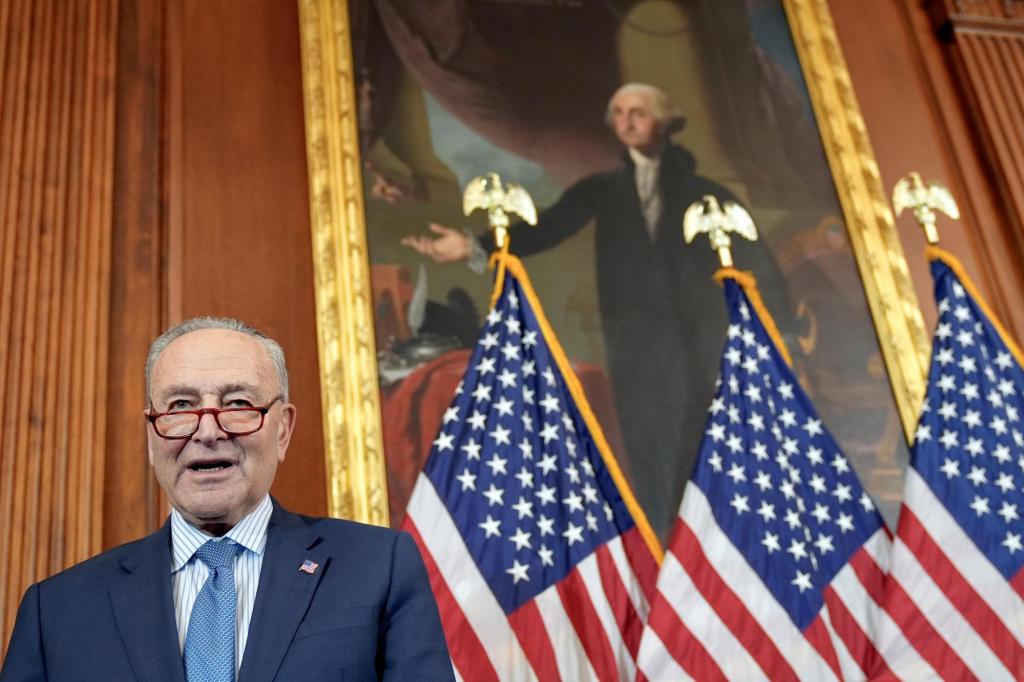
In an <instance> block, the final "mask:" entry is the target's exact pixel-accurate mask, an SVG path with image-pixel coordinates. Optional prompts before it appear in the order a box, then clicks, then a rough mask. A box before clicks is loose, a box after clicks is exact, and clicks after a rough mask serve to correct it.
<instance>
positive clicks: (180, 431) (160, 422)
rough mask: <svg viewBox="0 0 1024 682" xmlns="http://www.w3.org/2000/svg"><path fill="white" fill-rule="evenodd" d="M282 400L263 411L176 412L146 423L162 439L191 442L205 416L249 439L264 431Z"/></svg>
mask: <svg viewBox="0 0 1024 682" xmlns="http://www.w3.org/2000/svg"><path fill="white" fill-rule="evenodd" d="M278 400H281V396H278V397H276V398H274V399H273V400H271V401H270V402H269V403H267V404H266V405H263V406H262V407H204V408H203V409H201V410H176V411H173V412H151V413H149V414H147V415H146V421H148V422H149V423H150V424H152V425H153V431H154V432H156V435H158V436H160V437H161V438H167V439H168V440H183V439H185V438H191V437H192V436H193V435H194V434H195V432H196V431H198V430H199V422H200V421H202V419H203V415H204V414H209V415H212V416H213V420H214V421H215V422H217V428H219V429H220V430H221V431H223V432H224V433H227V434H229V435H232V436H248V435H249V434H251V433H256V432H257V431H259V430H260V429H262V428H263V421H264V419H265V418H266V416H267V412H270V408H271V407H272V406H273V405H274V403H276V402H277V401H278Z"/></svg>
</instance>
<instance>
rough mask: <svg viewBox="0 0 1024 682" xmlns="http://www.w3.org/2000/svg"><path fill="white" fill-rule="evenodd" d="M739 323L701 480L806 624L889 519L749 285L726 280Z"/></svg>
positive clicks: (737, 540)
mask: <svg viewBox="0 0 1024 682" xmlns="http://www.w3.org/2000/svg"><path fill="white" fill-rule="evenodd" d="M725 295H726V300H727V302H728V306H729V315H730V325H729V331H728V339H727V341H726V344H725V350H724V352H723V354H722V365H721V373H720V375H719V380H718V385H717V388H716V391H715V397H714V400H713V401H712V403H711V408H710V413H709V416H708V422H707V430H706V432H705V435H704V439H703V441H702V443H701V449H700V454H699V457H698V460H697V464H696V465H695V468H694V473H693V482H694V483H695V484H696V485H697V486H698V487H699V488H700V489H701V490H702V491H703V492H704V494H705V496H707V498H708V501H709V503H710V505H711V508H712V510H713V513H714V515H715V519H716V521H717V522H718V525H719V526H720V527H721V528H722V529H723V531H724V532H725V533H726V534H727V535H728V536H729V539H730V540H731V541H732V543H733V544H734V545H735V546H736V547H737V548H738V549H739V551H740V552H741V553H742V554H743V556H744V557H746V560H747V561H748V562H749V564H750V566H751V567H752V568H753V569H754V571H755V572H756V573H757V574H758V575H759V576H760V577H761V579H762V580H764V582H765V585H766V586H767V587H768V589H769V590H771V592H772V594H773V595H774V596H775V598H776V599H777V600H778V602H779V604H781V605H782V607H783V608H785V609H786V611H787V612H788V614H789V616H790V618H792V619H793V622H794V623H795V624H796V625H797V627H799V628H801V629H803V628H805V627H807V626H808V625H809V624H810V623H811V621H813V620H814V618H815V617H816V616H817V614H818V612H819V611H820V609H821V606H822V603H823V596H822V590H823V589H824V588H825V587H827V586H828V584H829V583H830V582H831V581H832V579H833V578H834V577H835V575H836V573H838V572H839V570H840V569H842V567H843V566H844V565H845V564H846V563H847V561H848V560H849V559H850V557H851V556H852V555H853V553H854V552H856V551H857V550H858V549H859V548H860V547H861V545H862V544H863V543H864V542H865V541H866V540H867V539H868V538H870V537H871V536H872V535H873V534H874V533H875V532H876V531H877V530H878V529H879V528H882V526H883V522H882V519H881V516H880V515H879V514H878V512H877V511H876V509H875V505H874V503H873V502H872V500H871V498H870V497H869V496H868V494H867V493H866V492H865V491H864V489H863V488H862V487H861V484H860V481H859V480H858V479H857V474H856V473H855V472H854V471H853V469H852V467H851V466H850V462H849V460H848V459H847V458H846V457H845V456H844V455H843V454H842V452H840V450H839V447H838V446H837V445H836V443H835V441H834V440H833V439H832V436H831V435H830V434H829V432H828V431H827V430H826V429H825V427H824V426H823V424H822V421H821V419H820V418H819V417H818V415H817V413H816V412H815V410H814V407H813V406H812V405H811V402H810V399H809V398H808V397H807V395H806V394H805V393H804V392H803V390H802V389H801V388H800V384H799V383H798V381H797V380H796V378H795V377H794V375H793V372H792V371H791V370H790V368H789V366H788V365H787V364H786V362H785V360H784V359H783V358H782V357H781V355H780V354H779V351H778V349H777V348H776V347H775V344H774V343H773V342H772V341H771V338H770V337H769V336H768V333H767V332H766V331H765V329H764V326H763V325H762V323H761V321H760V320H759V319H758V317H757V315H756V314H754V313H753V312H752V306H751V305H750V303H749V301H748V299H747V297H746V294H745V293H744V292H743V290H742V288H741V287H740V286H739V285H738V284H737V283H736V282H735V281H734V280H731V279H726V280H725Z"/></svg>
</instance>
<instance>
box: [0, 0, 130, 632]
mask: <svg viewBox="0 0 1024 682" xmlns="http://www.w3.org/2000/svg"><path fill="white" fill-rule="evenodd" d="M117 7H118V3H117V1H116V0H73V1H72V0H68V1H64V0H0V92H2V93H3V102H4V106H3V108H2V116H0V633H2V635H3V639H2V641H3V643H4V646H6V642H7V639H8V637H9V635H10V630H11V627H12V625H13V620H14V615H15V613H16V609H17V606H18V603H19V601H20V599H21V595H22V593H23V592H24V590H25V588H26V587H27V586H28V585H29V584H31V583H32V582H34V581H37V580H40V579H42V578H43V577H45V576H47V575H50V574H52V573H54V572H56V571H58V570H60V569H61V568H64V567H66V566H68V565H70V564H73V563H75V562H77V561H81V560H82V559H85V558H86V557H88V556H90V555H92V554H94V553H95V552H97V551H98V550H99V549H100V547H101V544H102V530H103V524H102V518H103V514H102V512H103V506H102V505H103V480H104V464H105V452H106V447H105V446H106V407H105V406H106V401H107V361H108V360H107V359H108V345H109V338H108V327H109V310H110V252H111V212H112V193H113V161H114V158H113V132H114V110H115V109H114V104H115V100H114V80H115V78H114V77H115V51H116V32H117V31H116V27H117Z"/></svg>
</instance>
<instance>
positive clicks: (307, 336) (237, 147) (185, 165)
mask: <svg viewBox="0 0 1024 682" xmlns="http://www.w3.org/2000/svg"><path fill="white" fill-rule="evenodd" d="M168 7H169V10H170V14H169V16H168V27H167V35H168V40H169V41H170V42H169V45H168V53H169V58H168V59H169V61H168V70H167V77H168V84H167V87H168V93H169V104H170V106H169V109H168V116H169V120H168V122H167V131H168V145H169V148H168V150H167V154H168V172H169V177H168V190H169V195H168V201H169V203H168V208H169V215H168V229H169V231H170V232H169V235H168V239H169V241H168V252H167V258H168V262H169V267H170V268H171V272H170V274H169V277H170V280H169V282H168V292H169V294H168V295H169V297H170V302H169V308H170V311H171V317H172V321H176V320H177V319H179V318H184V317H191V316H194V315H229V316H233V317H238V318H240V319H242V320H244V321H246V322H248V323H249V324H252V325H254V326H256V327H258V328H260V329H261V330H263V331H265V332H266V333H267V334H269V335H270V336H272V337H274V338H276V339H277V340H278V341H280V342H281V345H282V346H283V347H284V350H285V353H286V355H287V358H288V365H289V373H290V375H291V385H292V402H294V403H295V404H296V405H297V407H298V425H297V431H296V434H295V437H294V439H293V441H292V445H291V448H290V450H289V456H288V459H287V460H286V461H285V463H284V464H283V465H282V467H281V468H280V469H279V470H278V477H277V480H276V482H275V484H274V488H273V492H274V494H275V495H277V496H278V498H279V499H280V500H281V501H282V502H283V503H284V504H286V505H287V506H289V507H291V508H293V509H296V510H298V511H302V512H305V513H310V514H325V513H326V511H327V487H326V485H327V484H326V476H325V466H324V454H323V429H322V423H321V417H320V383H319V364H318V357H317V352H316V320H315V316H314V307H313V301H314V294H313V265H312V246H311V241H310V240H311V236H310V228H309V198H308V190H307V184H308V180H307V174H306V154H305V137H304V130H305V128H304V125H303V109H302V70H301V63H300V52H299V28H298V4H297V3H296V2H294V0H273V1H266V2H259V3H240V2H235V1H233V0H185V1H183V2H174V3H169V5H168Z"/></svg>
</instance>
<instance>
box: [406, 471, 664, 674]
mask: <svg viewBox="0 0 1024 682" xmlns="http://www.w3.org/2000/svg"><path fill="white" fill-rule="evenodd" d="M405 530H407V531H409V532H410V533H412V535H413V537H414V538H415V540H416V542H417V544H418V545H419V547H420V551H421V553H422V554H423V556H424V561H425V562H426V565H427V570H428V572H429V574H430V580H431V585H432V587H433V589H434V594H435V596H436V597H437V601H438V606H439V608H440V611H441V620H442V622H443V624H444V628H445V635H446V637H447V639H448V646H449V651H450V653H451V656H452V661H453V664H454V666H455V668H456V670H457V672H458V673H459V675H460V676H461V677H462V678H463V679H465V680H498V679H500V680H541V681H543V682H547V681H548V680H565V681H566V682H569V681H575V680H601V681H602V682H603V681H609V682H610V681H613V680H632V679H634V678H635V676H636V657H637V654H638V652H639V649H640V639H641V635H642V632H643V626H644V623H645V622H646V620H647V615H648V595H647V594H645V591H644V589H643V585H642V581H641V579H640V578H639V577H638V575H640V576H643V575H647V576H652V577H653V575H654V574H655V573H656V571H657V565H656V564H655V562H654V559H653V557H651V556H650V553H649V551H647V550H646V546H645V545H644V544H643V541H642V540H641V539H640V538H639V536H638V534H637V531H636V530H635V529H634V530H632V531H629V532H627V533H626V534H624V535H623V536H621V537H616V538H614V539H613V540H611V541H610V542H608V543H607V544H605V545H602V546H601V547H599V548H598V549H597V550H596V551H595V552H594V553H593V554H591V555H590V556H589V557H587V558H586V559H584V560H583V561H581V562H580V563H579V564H577V565H576V567H575V568H574V569H573V570H572V571H571V572H570V573H569V574H568V575H567V576H566V577H565V578H564V579H563V580H562V581H561V582H559V583H557V584H555V585H552V586H550V587H549V588H548V589H546V590H544V591H543V592H541V593H540V594H539V595H538V596H537V597H535V598H534V599H533V600H532V601H530V602H527V603H526V604H524V605H523V606H521V607H520V608H519V609H517V610H516V611H515V612H514V613H512V614H511V615H506V614H505V612H504V611H503V609H502V608H501V606H500V605H499V603H498V601H497V600H496V599H495V597H494V594H493V593H492V592H491V590H490V588H489V587H488V585H487V582H486V580H485V579H484V577H483V575H481V574H480V571H479V569H478V568H477V565H476V563H475V562H474V561H473V559H472V557H471V556H470V554H469V551H468V550H467V548H466V546H465V544H464V542H463V540H462V538H461V536H460V535H459V532H458V529H457V528H456V526H455V524H454V522H453V521H452V519H451V517H450V516H449V514H448V511H447V509H446V508H445V507H444V505H443V503H442V502H441V499H440V498H439V497H438V495H437V492H436V490H435V489H434V486H433V484H432V483H431V482H430V480H429V479H427V478H426V477H425V476H423V475H422V474H421V475H420V479H419V481H418V482H417V485H416V488H415V490H414V491H413V495H412V498H411V499H410V502H409V506H408V517H407V521H406V524H405ZM634 536H636V537H634ZM651 583H652V584H653V580H651ZM651 590H652V587H650V586H648V591H651Z"/></svg>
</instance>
